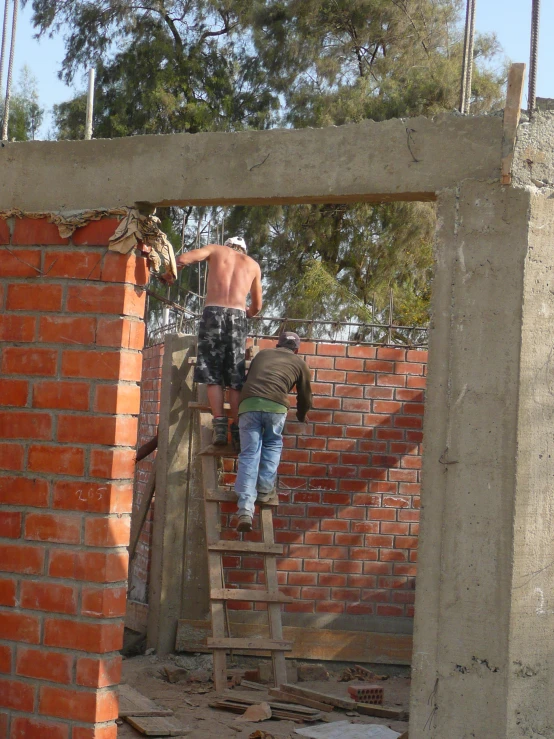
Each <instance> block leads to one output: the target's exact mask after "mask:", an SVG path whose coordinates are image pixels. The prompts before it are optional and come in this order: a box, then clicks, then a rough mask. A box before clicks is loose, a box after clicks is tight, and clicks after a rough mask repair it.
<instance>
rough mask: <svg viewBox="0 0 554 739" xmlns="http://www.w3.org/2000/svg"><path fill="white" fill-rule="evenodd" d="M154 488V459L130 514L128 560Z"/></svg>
mask: <svg viewBox="0 0 554 739" xmlns="http://www.w3.org/2000/svg"><path fill="white" fill-rule="evenodd" d="M155 489H156V459H155V460H154V462H153V463H152V469H151V470H150V475H149V477H148V481H147V483H146V489H145V491H144V494H143V496H142V500H141V501H140V505H139V507H138V510H137V511H136V512H135V513H134V514H133V515H132V516H131V540H130V542H129V562H131V561H132V559H133V557H134V556H135V552H136V550H137V544H138V541H139V539H140V534H141V532H142V527H143V526H144V522H145V521H146V516H147V515H148V511H149V510H150V504H151V503H152V498H153V497H154V491H155Z"/></svg>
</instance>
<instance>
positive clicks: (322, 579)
mask: <svg viewBox="0 0 554 739" xmlns="http://www.w3.org/2000/svg"><path fill="white" fill-rule="evenodd" d="M319 584H320V585H323V586H329V587H338V588H340V587H344V586H345V585H346V575H336V574H329V573H322V574H321V575H319Z"/></svg>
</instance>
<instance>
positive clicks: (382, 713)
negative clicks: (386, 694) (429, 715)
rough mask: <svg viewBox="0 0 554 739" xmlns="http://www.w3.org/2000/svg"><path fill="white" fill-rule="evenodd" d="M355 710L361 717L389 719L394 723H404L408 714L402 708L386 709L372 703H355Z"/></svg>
mask: <svg viewBox="0 0 554 739" xmlns="http://www.w3.org/2000/svg"><path fill="white" fill-rule="evenodd" d="M356 705H357V708H356V709H355V710H356V711H358V713H361V714H362V715H363V716H375V717H377V718H390V719H393V720H394V721H406V720H407V717H408V714H407V712H406V711H404V710H403V709H402V708H387V706H377V705H374V704H372V703H357V704H356Z"/></svg>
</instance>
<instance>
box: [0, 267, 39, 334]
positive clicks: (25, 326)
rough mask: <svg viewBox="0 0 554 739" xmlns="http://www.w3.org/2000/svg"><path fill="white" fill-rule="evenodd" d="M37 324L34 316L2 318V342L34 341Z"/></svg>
mask: <svg viewBox="0 0 554 739" xmlns="http://www.w3.org/2000/svg"><path fill="white" fill-rule="evenodd" d="M0 263H1V262H0ZM35 322H36V319H35V318H34V317H33V316H18V315H17V314H16V315H13V314H11V315H10V314H4V315H2V316H0V341H33V339H34V337H35Z"/></svg>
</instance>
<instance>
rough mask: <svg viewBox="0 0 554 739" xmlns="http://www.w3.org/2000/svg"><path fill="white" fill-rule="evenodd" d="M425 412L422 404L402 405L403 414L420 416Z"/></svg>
mask: <svg viewBox="0 0 554 739" xmlns="http://www.w3.org/2000/svg"><path fill="white" fill-rule="evenodd" d="M424 410H425V406H424V405H423V403H404V413H407V414H410V415H414V416H422V415H423V413H424Z"/></svg>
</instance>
